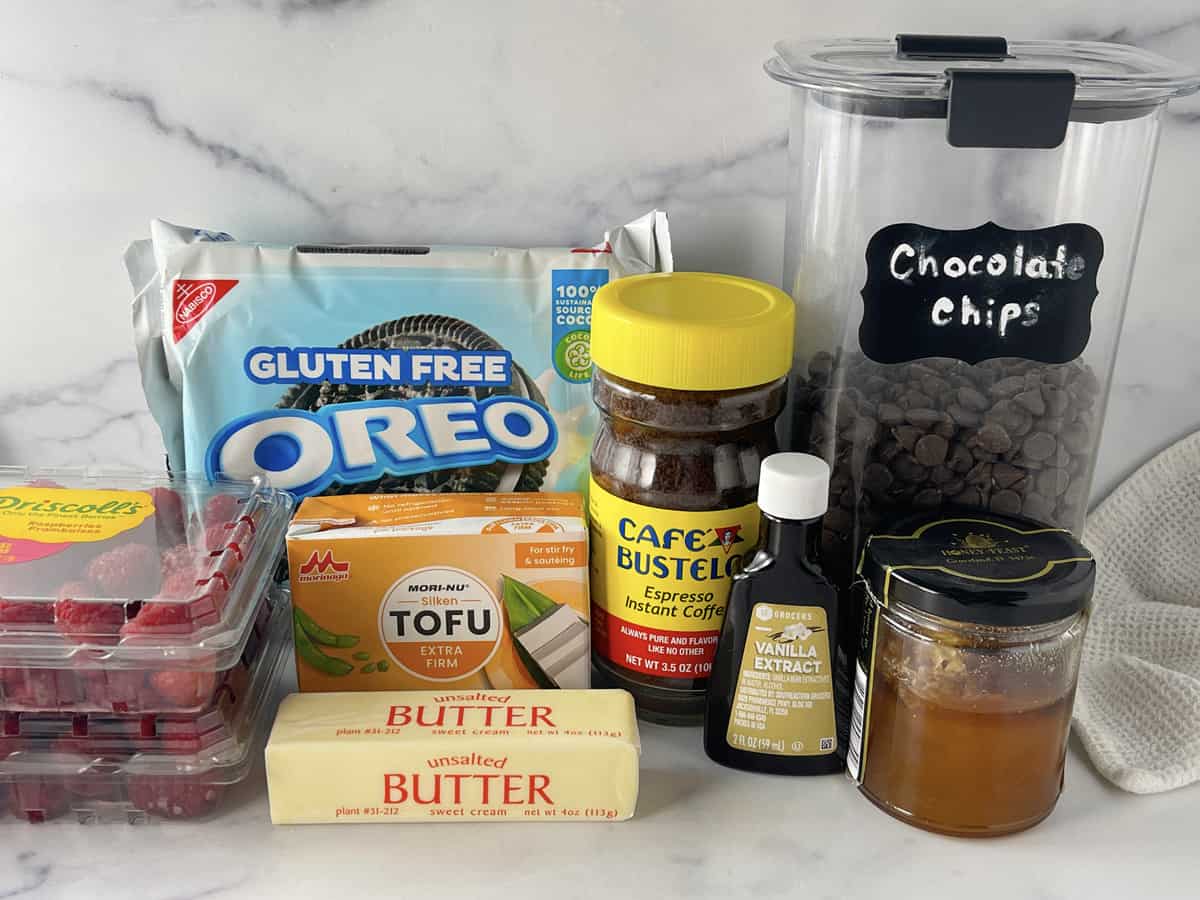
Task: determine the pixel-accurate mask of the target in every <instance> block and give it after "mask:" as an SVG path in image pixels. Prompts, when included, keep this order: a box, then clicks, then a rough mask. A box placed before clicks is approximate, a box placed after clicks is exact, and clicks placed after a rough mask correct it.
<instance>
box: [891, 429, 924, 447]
mask: <svg viewBox="0 0 1200 900" xmlns="http://www.w3.org/2000/svg"><path fill="white" fill-rule="evenodd" d="M923 434H924V432H923V431H921V429H920V428H914V427H913V426H912V425H898V426H896V427H895V428H893V429H892V435H893V436H894V437H895V438H896V443H898V444H899V445H900V446H901V447H903V448H904V449H905V450H912V448H913V447H915V446H916V445H917V441H919V440H920V439H921V437H922V435H923Z"/></svg>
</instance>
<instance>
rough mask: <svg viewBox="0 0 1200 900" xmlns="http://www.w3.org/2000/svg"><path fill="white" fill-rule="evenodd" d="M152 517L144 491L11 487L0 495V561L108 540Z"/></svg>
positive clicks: (151, 503) (24, 559)
mask: <svg viewBox="0 0 1200 900" xmlns="http://www.w3.org/2000/svg"><path fill="white" fill-rule="evenodd" d="M153 514H154V501H153V499H152V498H151V496H150V495H149V494H148V493H146V492H144V491H104V490H100V491H93V490H68V489H65V488H48V487H10V488H8V489H7V490H5V491H4V492H3V493H0V542H2V543H4V544H6V545H7V546H8V549H7V550H5V551H3V552H0V562H26V561H28V560H30V559H37V558H40V557H41V556H44V555H46V552H44V551H46V549H47V548H48V547H49V548H50V549H51V550H57V549H58V548H59V547H60V546H62V545H66V544H73V543H80V542H96V541H107V540H109V539H110V538H114V537H116V536H117V535H119V534H121V533H122V532H125V531H129V530H131V529H133V528H137V527H138V526H139V525H141V524H142V523H143V522H144V521H146V519H148V518H149V517H150V516H152V515H153Z"/></svg>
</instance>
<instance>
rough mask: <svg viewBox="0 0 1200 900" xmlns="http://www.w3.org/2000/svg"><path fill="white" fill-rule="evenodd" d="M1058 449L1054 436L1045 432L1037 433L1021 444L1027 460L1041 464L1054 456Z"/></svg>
mask: <svg viewBox="0 0 1200 900" xmlns="http://www.w3.org/2000/svg"><path fill="white" fill-rule="evenodd" d="M1057 447H1058V441H1056V440H1055V439H1054V435H1052V434H1047V433H1046V432H1044V431H1035V432H1034V433H1033V434H1031V435H1029V437H1027V438H1025V441H1024V443H1022V444H1021V453H1022V454H1024V456H1025V458H1026V460H1033V461H1035V462H1041V461H1043V460H1047V459H1049V458H1050V457H1051V456H1053V455H1054V451H1055V449H1056V448H1057Z"/></svg>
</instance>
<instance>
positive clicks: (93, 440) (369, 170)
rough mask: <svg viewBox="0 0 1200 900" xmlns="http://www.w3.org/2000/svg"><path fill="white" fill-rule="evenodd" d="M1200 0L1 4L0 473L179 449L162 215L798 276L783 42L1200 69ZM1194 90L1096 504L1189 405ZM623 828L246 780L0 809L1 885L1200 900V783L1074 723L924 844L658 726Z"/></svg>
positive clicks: (1144, 252)
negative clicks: (1001, 835) (137, 291)
mask: <svg viewBox="0 0 1200 900" xmlns="http://www.w3.org/2000/svg"><path fill="white" fill-rule="evenodd" d="M1197 13H1198V7H1197V3H1196V0H1144V2H1139V3H1137V4H1132V5H1131V4H1128V3H1123V2H1118V0H1067V2H1063V3H1055V4H1047V3H1045V2H1042V0H1010V2H1006V3H1003V4H965V3H948V2H945V0H913V2H911V3H906V4H895V3H887V2H884V0H860V2H858V3H842V4H830V3H828V2H825V0H761V2H759V3H757V4H755V5H754V7H753V8H752V9H751V8H747V7H745V6H744V5H730V4H725V5H716V4H696V3H694V2H691V0H654V2H653V3H645V2H643V3H637V2H634V0H596V2H582V0H570V2H562V0H523V2H522V3H521V4H520V5H519V7H514V6H511V5H506V4H495V3H485V2H483V0H472V2H461V3H454V4H450V3H445V2H438V0H412V2H405V3H387V2H382V0H128V2H124V3H121V4H112V3H104V4H99V3H88V2H83V0H80V2H75V3H69V2H54V3H47V2H45V0H37V2H34V0H8V2H6V3H5V4H4V8H3V12H2V13H0V113H2V114H3V121H4V122H5V124H6V137H5V140H4V142H3V143H2V145H0V188H2V189H3V191H4V193H3V197H4V200H5V202H4V203H3V204H0V227H2V228H3V232H4V234H5V241H4V242H3V243H2V244H0V267H2V268H3V270H4V272H5V284H4V296H5V298H6V299H5V301H4V303H5V306H4V315H5V318H4V322H5V334H6V337H7V338H8V339H7V340H6V343H5V352H4V353H3V354H0V381H2V384H3V386H2V387H0V462H4V463H10V462H21V463H29V462H40V463H44V464H48V465H58V464H97V465H107V464H112V463H124V464H135V465H141V466H147V467H152V468H157V467H158V466H160V465H161V462H162V444H161V441H160V439H159V435H158V430H157V427H156V426H155V424H154V422H153V420H152V419H151V418H150V416H149V414H148V412H147V411H146V407H145V403H144V400H143V395H142V390H141V386H140V384H139V381H138V375H137V367H136V363H135V361H134V359H133V347H132V339H131V336H130V323H129V315H128V303H129V291H128V286H127V283H126V280H125V278H124V276H123V273H122V270H121V265H120V257H121V252H122V250H123V248H124V246H125V245H126V244H127V243H128V241H130V240H131V239H134V238H138V237H141V236H143V235H144V234H145V231H146V224H147V222H148V220H149V219H151V218H152V217H155V216H163V217H166V218H168V219H172V220H175V221H179V222H186V223H189V224H194V225H202V226H206V227H212V228H219V229H225V230H228V231H230V232H232V233H234V234H236V235H237V236H239V237H243V238H247V239H258V240H275V241H288V242H291V241H299V240H309V241H319V240H347V241H367V240H371V241H380V240H393V241H401V242H409V243H412V242H455V243H464V242H481V243H493V242H495V243H503V244H509V245H518V246H519V245H529V244H535V243H549V244H571V243H591V242H593V241H594V240H596V239H597V237H598V231H601V230H603V229H604V228H605V227H608V226H611V225H614V224H616V223H619V222H622V221H626V220H627V219H629V218H631V217H633V216H635V215H638V214H640V213H642V212H644V211H646V210H647V209H650V208H651V207H654V206H659V207H662V208H665V209H667V210H668V212H669V213H670V214H671V216H672V230H673V234H674V238H675V248H676V258H677V263H678V265H679V267H680V268H695V269H701V268H703V269H711V270H715V271H726V272H733V273H737V274H747V275H753V276H756V277H759V278H763V279H765V280H768V281H776V282H777V281H778V280H779V277H780V273H781V265H780V262H781V252H782V222H783V195H784V184H785V175H786V172H785V167H784V146H785V140H786V137H785V122H786V102H787V92H786V91H785V90H783V89H782V88H780V86H779V85H776V84H773V83H771V82H770V81H769V80H768V79H767V78H766V76H765V75H763V73H762V71H761V63H762V60H763V59H764V58H765V57H766V56H768V55H769V53H770V47H771V44H772V42H773V41H775V40H777V39H779V38H783V37H795V36H801V35H805V34H808V35H818V34H825V35H835V34H843V35H853V34H863V35H883V36H887V35H890V34H894V33H895V32H897V31H939V32H944V33H954V32H958V33H971V32H975V33H1007V34H1008V35H1009V36H1010V37H1013V38H1016V37H1027V38H1082V39H1107V40H1117V41H1121V42H1125V43H1132V44H1136V45H1138V46H1142V47H1145V48H1147V49H1151V50H1154V51H1157V52H1160V53H1164V54H1167V55H1169V56H1172V57H1175V58H1176V59H1179V60H1180V61H1182V62H1185V63H1190V64H1192V65H1200V18H1198V16H1197ZM1198 158H1200V96H1197V97H1192V98H1188V99H1185V100H1183V101H1181V102H1177V103H1174V104H1172V106H1171V107H1170V109H1169V111H1168V112H1167V114H1166V119H1165V126H1164V132H1163V137H1162V143H1161V149H1160V152H1159V159H1158V167H1157V171H1156V175H1155V178H1154V183H1153V187H1152V190H1151V193H1150V197H1149V202H1148V206H1147V215H1146V219H1145V231H1144V235H1143V239H1142V244H1141V249H1140V253H1139V258H1138V263H1137V267H1136V270H1135V273H1134V280H1133V284H1132V290H1131V294H1130V304H1129V310H1128V315H1127V318H1126V322H1125V328H1124V332H1123V337H1122V341H1121V348H1120V353H1119V356H1118V358H1117V361H1116V367H1115V373H1114V379H1113V384H1112V391H1111V394H1110V398H1109V400H1110V402H1109V408H1108V419H1107V423H1108V424H1107V428H1106V431H1105V436H1104V440H1103V444H1102V446H1101V451H1100V457H1099V463H1098V468H1097V474H1096V480H1095V485H1094V489H1093V497H1100V496H1103V495H1104V494H1105V493H1107V491H1108V490H1110V489H1111V488H1112V487H1113V486H1114V485H1115V484H1116V483H1117V482H1118V481H1119V480H1120V479H1121V478H1122V477H1123V476H1124V475H1126V474H1127V473H1128V472H1130V471H1131V470H1132V469H1134V468H1135V467H1136V466H1137V465H1138V464H1139V463H1140V462H1142V461H1144V460H1145V459H1147V458H1148V457H1149V456H1150V455H1152V454H1153V453H1154V452H1155V451H1157V450H1159V449H1161V448H1162V447H1164V446H1166V445H1168V444H1170V443H1171V442H1173V441H1174V440H1175V439H1177V438H1179V437H1180V436H1182V435H1184V434H1186V433H1188V432H1190V431H1192V430H1194V429H1195V428H1197V427H1200V403H1198V402H1197V399H1196V398H1197V392H1198V391H1200V354H1198V353H1197V352H1196V347H1197V346H1198V342H1200V314H1198V313H1197V304H1196V287H1195V285H1196V284H1197V283H1200V254H1198V253H1197V252H1196V249H1195V248H1196V246H1197V244H1198V243H1200V217H1198V216H1197V212H1196V208H1197V207H1196V188H1197V185H1200V180H1198V178H1200V176H1198V174H1197V166H1196V160H1197V159H1198ZM643 737H644V747H645V752H644V759H643V786H642V799H641V803H640V806H639V813H638V816H637V817H636V818H635V819H634V820H633V821H631V822H627V823H619V824H599V825H591V824H578V825H538V824H529V825H527V826H526V827H524V828H513V827H507V828H506V827H495V826H491V827H489V826H486V825H485V826H470V825H438V826H432V827H431V826H333V827H297V828H272V827H271V826H270V824H269V822H268V819H267V809H266V802H265V787H264V784H263V778H262V774H261V770H259V771H258V772H256V773H255V774H254V775H253V776H252V777H251V779H250V780H249V781H247V782H246V783H245V784H244V785H242V786H241V787H240V788H238V790H237V791H236V792H235V793H234V796H233V797H232V798H231V802H230V803H228V804H227V806H226V808H225V811H224V813H223V814H222V815H221V816H220V817H219V818H217V819H215V820H212V821H210V822H207V823H204V824H196V825H189V824H182V823H166V824H150V825H147V826H139V827H127V826H94V827H85V826H79V825H76V824H73V823H65V822H63V823H51V824H49V825H45V826H29V825H23V824H20V823H16V822H13V821H12V820H6V821H4V822H3V823H0V900H2V898H4V897H18V896H19V897H30V898H35V900H40V898H52V897H81V896H85V897H93V898H105V897H114V898H116V897H119V898H122V900H124V898H129V897H135V898H138V900H160V898H161V900H186V898H198V897H255V898H269V897H315V898H325V900H360V898H363V900H365V898H374V897H380V896H387V897H403V898H407V897H420V898H422V900H424V898H436V897H481V896H485V895H488V896H490V895H501V896H523V897H526V898H529V900H537V898H542V897H546V898H554V900H565V898H571V897H591V896H609V897H634V896H655V897H688V898H705V897H720V898H729V897H736V896H743V895H745V896H752V897H754V898H756V900H757V898H774V897H790V896H804V897H811V898H816V897H837V898H839V900H842V898H846V900H862V898H870V897H886V898H888V900H894V898H905V897H921V898H922V900H936V898H939V897H955V898H958V897H962V896H969V897H970V898H971V900H989V898H1004V900H1026V898H1046V900H1052V898H1053V900H1057V898H1075V897H1086V898H1107V897H1121V898H1124V897H1142V896H1149V895H1152V896H1154V897H1155V898H1176V897H1178V898H1184V897H1189V898H1195V897H1197V896H1200V852H1198V848H1200V786H1193V787H1191V788H1186V789H1182V790H1179V791H1176V792H1173V793H1170V794H1165V795H1160V796H1154V797H1136V796H1131V795H1127V794H1123V793H1121V792H1119V791H1117V790H1116V789H1114V788H1111V787H1110V786H1108V785H1107V784H1106V783H1105V782H1103V781H1102V780H1101V779H1100V778H1099V776H1097V775H1096V774H1095V772H1094V771H1093V770H1092V769H1091V768H1090V766H1089V764H1088V762H1087V761H1086V759H1085V758H1084V757H1083V756H1082V754H1081V753H1080V752H1079V750H1078V748H1077V747H1075V746H1073V747H1072V750H1071V756H1070V760H1069V768H1068V773H1067V790H1066V793H1065V794H1064V797H1063V799H1062V802H1061V803H1060V805H1059V808H1058V810H1057V811H1056V812H1055V813H1054V815H1053V816H1051V818H1050V819H1049V820H1047V821H1046V822H1045V823H1043V824H1042V825H1040V826H1038V827H1037V828H1036V829H1034V830H1032V831H1030V832H1028V833H1026V834H1023V835H1019V836H1015V837H1012V838H1005V839H1000V840H997V841H984V842H971V841H964V840H954V839H948V838H941V837H936V836H932V835H927V834H924V833H922V832H919V831H916V830H914V829H912V828H909V827H907V826H905V825H903V824H901V823H899V822H896V821H894V820H892V819H890V818H889V817H887V816H885V815H884V814H882V813H880V812H878V811H877V810H876V809H875V808H874V807H873V806H871V804H870V803H869V802H867V801H866V800H864V799H862V798H861V797H859V796H857V794H856V792H855V790H854V788H853V787H852V785H851V784H850V783H849V782H848V781H847V780H846V779H844V778H841V777H825V778H814V779H783V778H776V777H767V776H751V775H746V774H742V773H735V772H732V771H727V770H724V769H721V768H719V767H716V766H714V765H712V764H710V763H709V762H708V761H707V759H706V758H705V757H704V755H703V753H702V751H701V749H700V746H699V736H698V734H697V733H695V732H694V731H690V730H683V731H675V730H668V729H664V728H658V727H654V726H646V727H645V729H644V735H643Z"/></svg>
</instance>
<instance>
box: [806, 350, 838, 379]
mask: <svg viewBox="0 0 1200 900" xmlns="http://www.w3.org/2000/svg"><path fill="white" fill-rule="evenodd" d="M832 372H833V355H832V354H829V353H826V352H824V351H821V352H820V353H814V354H813V356H812V359H810V360H809V361H808V377H809V378H811V379H812V380H813V381H817V382H821V383H828V381H829V375H830V373H832Z"/></svg>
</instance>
